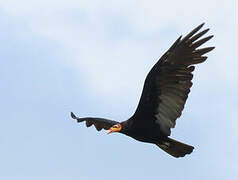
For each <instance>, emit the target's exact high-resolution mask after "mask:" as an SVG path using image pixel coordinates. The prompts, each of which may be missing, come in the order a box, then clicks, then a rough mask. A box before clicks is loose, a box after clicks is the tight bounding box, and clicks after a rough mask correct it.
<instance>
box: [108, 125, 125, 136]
mask: <svg viewBox="0 0 238 180" xmlns="http://www.w3.org/2000/svg"><path fill="white" fill-rule="evenodd" d="M121 130H122V126H121V124H120V123H118V124H115V125H113V126H112V127H111V128H110V129H109V130H108V132H107V134H110V133H113V132H120V131H121Z"/></svg>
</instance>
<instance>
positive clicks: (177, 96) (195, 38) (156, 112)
mask: <svg viewBox="0 0 238 180" xmlns="http://www.w3.org/2000/svg"><path fill="white" fill-rule="evenodd" d="M203 25H204V24H201V25H200V26H198V27H197V28H195V29H194V30H193V31H191V32H190V33H189V34H188V35H187V36H185V37H184V38H183V39H181V37H182V36H180V37H179V38H178V39H177V40H176V41H175V43H174V44H173V45H172V46H171V47H170V49H169V50H168V51H167V52H166V53H165V54H164V55H163V56H162V57H161V58H160V60H159V61H158V62H157V63H156V64H155V65H154V67H153V68H152V69H151V71H150V72H149V74H148V75H147V77H146V80H145V84H144V88H143V92H142V95H141V99H140V102H139V105H138V107H137V110H136V112H135V114H134V116H143V117H153V118H144V119H142V118H138V119H140V120H138V121H144V122H143V123H149V122H148V119H153V121H155V123H157V124H158V125H159V127H160V130H161V131H162V132H163V133H164V134H165V135H167V136H169V135H170V133H171V130H170V128H174V127H175V123H176V119H177V118H178V117H180V116H181V113H182V110H183V109H184V105H185V102H186V100H187V98H188V94H189V92H190V88H191V86H192V82H191V80H192V78H193V74H192V72H193V71H194V69H195V67H194V66H192V65H194V64H199V63H202V62H204V61H205V60H206V59H207V57H206V56H203V55H204V54H205V53H207V52H209V51H211V50H212V49H214V47H207V48H201V49H197V48H198V47H199V46H201V45H202V44H204V43H205V42H207V41H208V40H209V39H211V38H212V37H213V36H208V37H205V38H203V39H200V38H201V37H202V36H203V35H204V34H205V33H207V32H208V30H209V29H206V30H204V31H201V32H200V33H198V31H199V30H200V29H201V28H202V26H203ZM141 119H142V120H141ZM135 123H136V118H135ZM140 123H141V122H140Z"/></svg>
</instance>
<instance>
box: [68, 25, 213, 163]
mask: <svg viewBox="0 0 238 180" xmlns="http://www.w3.org/2000/svg"><path fill="white" fill-rule="evenodd" d="M203 25H204V23H203V24H201V25H199V26H198V27H196V28H195V29H194V30H192V31H191V32H190V33H188V34H187V35H186V36H184V37H183V38H182V36H180V37H179V38H178V39H177V40H176V41H175V42H174V43H173V45H172V46H171V47H170V48H169V49H168V51H167V52H165V53H164V54H163V55H162V57H161V58H160V59H159V60H158V61H157V62H156V64H155V65H154V66H153V67H152V69H151V70H150V72H149V73H148V75H147V76H146V79H145V82H144V87H143V90H142V95H141V97H140V100H139V104H138V106H137V109H136V110H135V113H134V114H133V115H132V116H131V117H130V118H129V119H128V120H126V121H122V122H117V121H114V120H109V119H104V118H97V117H85V118H79V117H76V116H75V115H74V113H72V112H71V117H72V118H73V119H76V120H77V122H79V123H80V122H83V121H85V122H86V126H87V127H90V126H92V125H94V126H95V128H96V129H97V130H98V131H100V130H102V129H105V130H108V133H107V134H110V133H113V132H119V133H122V134H125V135H127V136H130V137H132V138H134V139H136V140H138V141H142V142H146V143H153V144H155V145H157V146H158V147H159V148H161V149H162V150H163V151H165V152H166V153H168V154H170V155H172V156H173V157H176V158H178V157H184V156H185V155H186V154H190V153H191V152H192V151H193V149H194V147H193V146H190V145H188V144H185V143H182V142H179V141H177V140H174V139H172V138H170V137H169V136H170V134H171V128H174V127H175V124H176V119H178V118H179V117H180V116H181V114H182V111H183V109H184V105H185V102H186V100H187V98H188V94H189V92H190V88H191V87H192V79H193V71H194V69H195V67H194V65H196V64H199V63H202V62H204V61H206V59H207V56H204V54H206V53H208V52H209V51H211V50H213V49H214V48H215V47H203V48H201V47H200V46H201V45H203V44H204V43H205V42H207V41H208V40H210V39H211V38H212V37H213V35H210V36H207V37H204V38H202V37H203V35H204V34H206V33H207V32H208V31H209V29H205V30H203V31H200V29H201V28H202V27H203Z"/></svg>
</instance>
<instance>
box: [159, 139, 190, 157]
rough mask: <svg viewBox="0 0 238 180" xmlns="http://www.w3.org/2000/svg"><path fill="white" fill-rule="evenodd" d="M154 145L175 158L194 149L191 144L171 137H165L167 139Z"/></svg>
mask: <svg viewBox="0 0 238 180" xmlns="http://www.w3.org/2000/svg"><path fill="white" fill-rule="evenodd" d="M156 145H157V146H159V147H160V148H161V149H162V150H164V151H165V152H167V153H168V154H170V155H171V156H173V157H176V158H178V157H184V156H185V155H186V154H190V153H191V152H193V149H194V147H193V146H189V145H187V144H184V143H181V142H179V141H176V140H174V139H171V138H167V140H166V141H164V142H163V143H161V144H156Z"/></svg>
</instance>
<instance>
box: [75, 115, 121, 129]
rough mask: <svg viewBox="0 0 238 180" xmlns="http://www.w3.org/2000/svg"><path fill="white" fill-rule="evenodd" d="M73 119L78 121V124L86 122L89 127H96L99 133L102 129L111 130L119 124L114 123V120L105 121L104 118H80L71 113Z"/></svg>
mask: <svg viewBox="0 0 238 180" xmlns="http://www.w3.org/2000/svg"><path fill="white" fill-rule="evenodd" d="M71 117H72V118H73V119H76V120H77V122H78V123H80V122H83V121H85V122H86V126H87V127H90V126H92V125H94V126H95V128H96V129H97V130H98V131H101V130H102V129H105V130H108V129H110V127H112V126H113V125H115V124H117V123H118V122H117V121H112V120H109V119H103V118H92V117H88V118H78V117H76V116H75V115H74V113H72V112H71Z"/></svg>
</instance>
